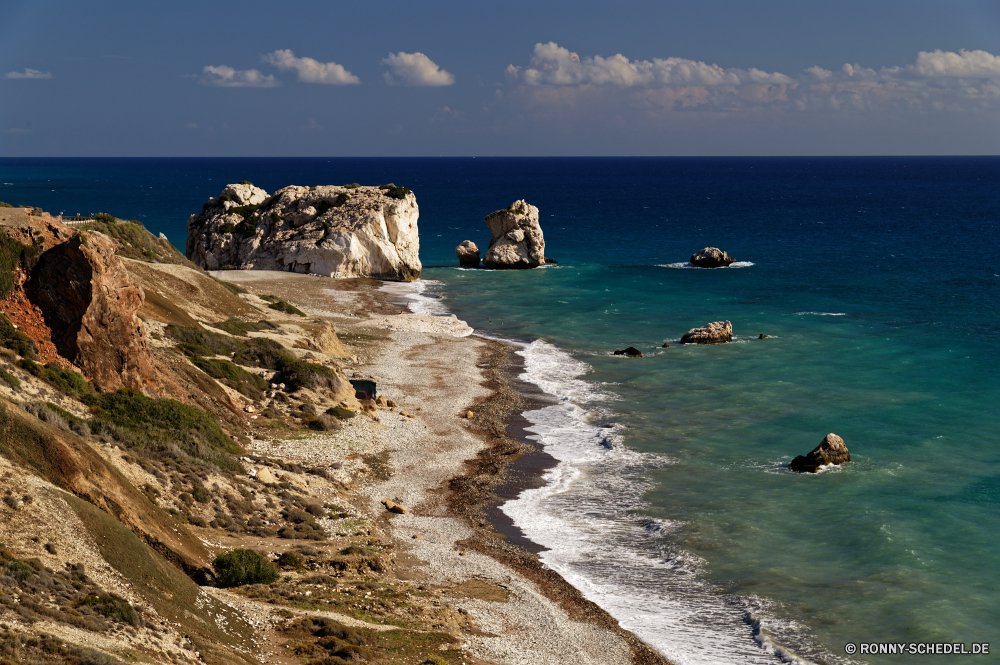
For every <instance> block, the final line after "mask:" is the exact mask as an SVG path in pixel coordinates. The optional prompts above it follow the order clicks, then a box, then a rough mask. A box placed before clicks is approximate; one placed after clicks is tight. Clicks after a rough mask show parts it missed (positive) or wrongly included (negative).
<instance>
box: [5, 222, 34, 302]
mask: <svg viewBox="0 0 1000 665" xmlns="http://www.w3.org/2000/svg"><path fill="white" fill-rule="evenodd" d="M40 252H41V247H40V246H38V245H24V244H22V243H20V242H18V241H17V240H14V239H13V238H11V237H10V236H8V235H7V234H6V233H4V232H3V231H0V297H3V296H5V295H7V294H8V293H10V291H11V289H13V288H14V270H15V269H16V268H17V266H18V265H19V264H20V263H21V261H22V260H24V259H31V258H34V257H37V256H38V254H39V253H40Z"/></svg>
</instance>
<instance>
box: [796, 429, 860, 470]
mask: <svg viewBox="0 0 1000 665" xmlns="http://www.w3.org/2000/svg"><path fill="white" fill-rule="evenodd" d="M850 461H851V453H849V452H847V444H845V443H844V440H843V439H841V438H840V437H839V436H837V435H836V434H834V433H832V432H831V433H830V434H827V435H826V436H825V437H824V438H823V441H822V443H820V444H819V445H818V446H816V447H815V448H813V449H812V451H811V452H810V453H809V454H808V455H799V456H798V457H796V458H795V459H793V460H792V461H791V463H790V464H789V465H788V468H790V469H791V470H792V471H798V472H800V473H816V472H817V471H819V468H820V467H821V466H826V465H828V464H846V463H847V462H850Z"/></svg>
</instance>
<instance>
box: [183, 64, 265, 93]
mask: <svg viewBox="0 0 1000 665" xmlns="http://www.w3.org/2000/svg"><path fill="white" fill-rule="evenodd" d="M202 72H203V73H204V76H202V78H201V80H202V83H204V84H205V85H213V86H216V87H218V88H273V87H275V86H277V85H281V84H280V83H279V82H278V81H276V80H274V77H273V76H271V75H270V74H267V75H265V74H261V73H260V72H259V71H257V70H256V69H233V68H232V67H229V66H227V65H218V66H213V65H209V66H207V67H205V68H204V69H203V70H202Z"/></svg>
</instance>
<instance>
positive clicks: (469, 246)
mask: <svg viewBox="0 0 1000 665" xmlns="http://www.w3.org/2000/svg"><path fill="white" fill-rule="evenodd" d="M455 255H456V256H458V264H459V265H462V266H465V267H466V268H478V267H479V248H478V247H476V243H474V242H472V241H471V240H463V241H462V244H461V245H459V246H458V247H456V248H455Z"/></svg>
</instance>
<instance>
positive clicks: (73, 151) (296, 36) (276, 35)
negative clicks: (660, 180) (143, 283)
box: [0, 0, 1000, 157]
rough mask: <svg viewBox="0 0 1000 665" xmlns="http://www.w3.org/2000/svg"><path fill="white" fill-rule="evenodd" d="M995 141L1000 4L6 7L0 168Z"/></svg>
mask: <svg viewBox="0 0 1000 665" xmlns="http://www.w3.org/2000/svg"><path fill="white" fill-rule="evenodd" d="M981 154H990V155H996V154H1000V0H989V1H984V0H968V1H964V0H950V1H949V2H928V1H922V0H908V1H906V2H898V1H883V2H879V1H878V0H867V1H865V2H856V1H854V0H842V1H838V2H832V1H828V0H808V1H803V0H796V1H794V2H785V1H780V2H779V1H767V0H763V1H758V2H746V1H745V0H726V1H723V0H699V1H698V2H690V1H689V2H671V1H663V0H661V1H652V0H648V1H645V2H630V1H628V0H620V1H619V2H615V3H610V2H607V1H606V0H605V1H603V2H592V1H589V0H582V1H576V2H572V3H570V2H546V1H545V0H535V1H533V2H521V1H519V0H510V1H505V2H502V3H500V2H493V3H488V2H476V1H475V0H462V1H455V2H446V1H433V0H430V1H425V2H421V1H419V0H410V1H409V2H397V1H395V0H387V1H386V2H383V3H378V4H372V3H363V2H351V3H344V2H333V1H321V2H305V1H302V2H298V1H295V0H288V1H286V2H281V3H277V2H252V1H251V2H239V3H221V2H211V1H208V0H206V1H203V2H184V1H178V2H170V3H148V2H135V1H134V0H132V1H131V2H120V1H116V0H109V1H104V0H89V1H88V2H86V3H81V2H69V1H58V0H30V1H26V0H4V2H2V3H0V157H2V156H6V157H159V156H162V157H198V156H207V157H213V156H218V157H223V156H262V157H266V156H438V155H442V156H492V155H498V156H500V155H518V156H548V155H552V156H557V155H558V156H574V155H592V156H597V155H664V156H675V155H676V156H681V155H704V156H714V155H761V156H763V155H981Z"/></svg>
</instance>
